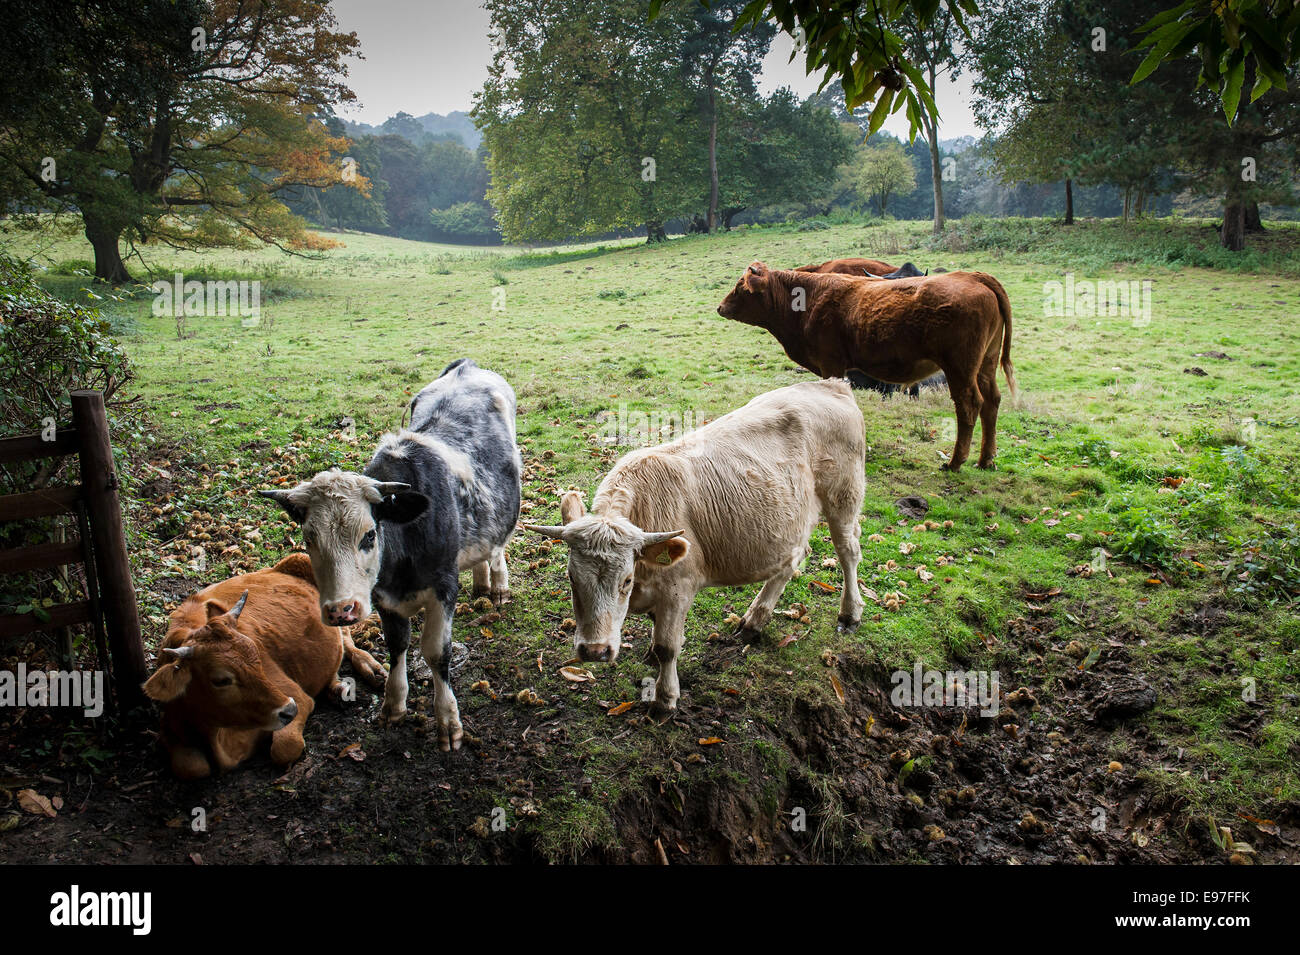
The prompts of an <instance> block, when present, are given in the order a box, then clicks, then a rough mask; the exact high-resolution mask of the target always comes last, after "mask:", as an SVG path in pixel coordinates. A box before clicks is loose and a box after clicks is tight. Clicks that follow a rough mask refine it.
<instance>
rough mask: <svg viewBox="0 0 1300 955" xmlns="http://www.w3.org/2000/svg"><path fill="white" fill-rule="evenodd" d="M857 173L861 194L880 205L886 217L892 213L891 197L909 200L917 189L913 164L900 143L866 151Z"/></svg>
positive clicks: (858, 165) (875, 147) (882, 213)
mask: <svg viewBox="0 0 1300 955" xmlns="http://www.w3.org/2000/svg"><path fill="white" fill-rule="evenodd" d="M856 170H857V179H858V182H857V185H858V190H859V191H860V192H861V193H862V194H863V195H864V196H869V197H870V198H872V199H875V200H876V201H877V202H878V203H879V208H880V214H881V215H882V216H883V215H885V213H886V212H887V211H888V203H889V198H890V196H895V195H903V196H905V195H907V194H909V193H910V192H912V191H913V190H914V189H916V172H915V170H914V169H913V168H912V161H911V160H910V159H909V158H908V156H907V153H906V152H905V151H904V149H903V147H902V145H901V144H899V143H884V144H882V145H879V146H869V147H867V148H865V149H863V150H862V151H861V153H860V155H859V156H858V158H857V161H856Z"/></svg>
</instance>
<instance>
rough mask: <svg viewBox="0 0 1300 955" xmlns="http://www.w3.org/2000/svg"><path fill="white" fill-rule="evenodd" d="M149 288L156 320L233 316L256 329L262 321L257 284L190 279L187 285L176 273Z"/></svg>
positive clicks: (259, 289) (255, 282) (260, 296)
mask: <svg viewBox="0 0 1300 955" xmlns="http://www.w3.org/2000/svg"><path fill="white" fill-rule="evenodd" d="M150 288H152V289H153V291H154V293H155V297H154V302H153V314H154V315H155V316H157V317H163V316H171V317H179V316H186V315H202V316H219V315H234V316H238V317H239V318H241V319H242V320H243V321H242V324H243V325H244V326H245V327H252V326H254V325H257V324H258V322H259V320H260V319H261V317H262V283H261V281H257V280H254V281H251V282H250V281H248V280H246V279H239V280H236V279H229V280H227V281H224V282H219V281H215V280H211V279H209V280H208V281H206V282H200V281H198V280H197V279H191V280H190V281H188V282H187V281H185V276H184V274H183V273H181V272H177V273H176V274H175V276H174V277H173V278H171V279H159V280H158V281H157V282H154V283H153V284H152V285H151V286H150Z"/></svg>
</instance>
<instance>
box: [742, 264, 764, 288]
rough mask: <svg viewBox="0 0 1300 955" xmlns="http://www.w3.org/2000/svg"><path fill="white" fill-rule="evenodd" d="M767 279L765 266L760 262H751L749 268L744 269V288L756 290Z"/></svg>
mask: <svg viewBox="0 0 1300 955" xmlns="http://www.w3.org/2000/svg"><path fill="white" fill-rule="evenodd" d="M766 280H767V266H766V265H764V264H763V263H762V262H751V263H749V268H747V269H745V278H744V279H743V281H744V284H745V288H747V289H749V291H751V292H757V291H758V290H759V289H761V288H762V287H763V283H764V282H765V281H766Z"/></svg>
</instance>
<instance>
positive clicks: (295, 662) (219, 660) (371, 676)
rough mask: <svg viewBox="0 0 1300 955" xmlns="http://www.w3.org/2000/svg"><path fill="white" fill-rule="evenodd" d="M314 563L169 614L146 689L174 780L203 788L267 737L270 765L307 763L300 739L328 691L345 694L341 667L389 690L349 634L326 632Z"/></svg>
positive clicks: (208, 592) (214, 590)
mask: <svg viewBox="0 0 1300 955" xmlns="http://www.w3.org/2000/svg"><path fill="white" fill-rule="evenodd" d="M319 603H320V598H319V595H318V594H317V592H316V585H315V581H314V579H313V578H312V573H311V562H310V561H309V560H308V558H307V555H306V554H291V555H289V556H288V557H286V558H285V559H284V560H282V561H280V562H279V563H278V564H276V565H275V566H274V567H272V568H271V569H269V570H259V571H255V572H254V573H251V574H242V575H240V576H238V577H232V578H230V579H229V580H223V581H221V582H220V583H217V584H213V585H212V586H210V587H206V588H204V589H203V590H200V591H199V592H198V593H196V594H193V595H192V596H190V597H188V598H186V600H185V601H184V602H183V603H182V604H181V605H180V606H179V607H177V608H176V609H175V610H174V611H173V612H172V615H171V620H170V623H169V625H168V630H167V636H166V637H165V638H164V639H163V644H162V649H161V650H160V651H159V657H160V660H161V665H160V666H159V667H158V669H157V671H155V672H154V674H153V676H151V677H150V678H149V679H148V680H147V681H146V682H145V684H144V690H145V693H146V694H148V696H149V697H150V698H151V699H154V700H157V701H158V702H160V703H162V704H163V721H162V735H161V740H162V743H163V745H164V746H165V747H166V748H167V750H168V753H169V754H170V757H171V767H172V771H173V772H174V773H175V774H176V775H177V776H179V777H181V778H182V779H200V778H203V777H205V776H209V775H211V773H212V771H213V768H214V766H215V768H216V771H217V772H218V773H223V772H226V771H227V770H230V769H233V768H234V767H236V766H238V765H239V764H240V763H241V762H243V761H244V760H245V759H247V758H248V757H249V756H250V755H252V753H253V751H254V750H255V749H256V748H257V746H258V744H259V743H261V742H262V741H263V740H264V739H265V738H266V737H267V736H270V738H271V759H272V760H274V761H275V762H276V763H278V764H280V765H282V766H284V765H288V764H289V763H292V762H294V761H295V760H296V759H298V757H299V756H301V755H302V751H303V748H304V745H305V744H304V742H303V736H302V731H303V727H304V726H305V725H306V723H307V717H309V716H310V715H311V712H312V709H313V708H314V707H315V703H314V700H313V697H315V696H316V694H318V693H320V692H321V691H322V690H323V689H325V688H326V687H328V688H329V690H330V692H331V693H332V694H334V695H335V696H336V697H337V698H341V697H342V694H343V683H342V682H341V681H340V680H339V676H338V669H339V664H340V663H341V662H342V661H343V654H344V651H345V650H346V651H347V653H348V655H349V660H350V662H351V663H352V666H353V669H354V670H355V671H356V672H357V673H358V674H359V675H361V676H363V677H365V678H366V679H367V680H369V681H371V682H374V681H375V680H378V681H379V683H380V684H381V685H382V682H383V679H384V668H383V667H382V666H381V665H380V664H379V663H378V662H377V661H376V660H375V659H374V657H372V656H371V655H370V654H368V653H366V652H365V651H364V650H360V649H358V648H357V647H356V646H355V645H354V644H353V643H352V640H351V639H350V638H349V637H348V635H347V633H346V631H344V630H341V629H340V628H338V627H326V626H325V625H324V624H323V623H321V619H320V610H319Z"/></svg>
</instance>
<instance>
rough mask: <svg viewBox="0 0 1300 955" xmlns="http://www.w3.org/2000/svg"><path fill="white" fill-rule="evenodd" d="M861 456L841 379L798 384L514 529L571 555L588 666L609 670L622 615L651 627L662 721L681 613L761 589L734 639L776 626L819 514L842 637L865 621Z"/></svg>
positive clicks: (670, 701)
mask: <svg viewBox="0 0 1300 955" xmlns="http://www.w3.org/2000/svg"><path fill="white" fill-rule="evenodd" d="M865 453H866V445H865V437H864V424H863V420H862V412H861V411H859V410H858V406H857V403H856V402H855V401H854V399H853V395H852V393H851V391H850V389H849V386H848V384H847V383H846V382H844V381H842V380H825V381H814V382H805V383H802V384H797V385H791V386H789V387H786V388H779V389H777V390H776V391H771V392H768V393H767V394H763V395H759V396H758V397H757V398H755V399H753V400H752V401H750V402H749V404H747V405H745V406H744V407H743V408H740V409H738V410H736V411H733V412H731V413H730V414H727V415H724V416H723V417H721V418H718V419H717V420H716V421H713V422H710V423H709V424H707V425H705V426H703V427H701V428H699V429H697V430H695V431H692V432H690V433H688V434H687V435H685V436H684V437H682V438H679V439H678V440H676V441H673V442H672V443H670V444H664V445H660V446H658V447H654V448H647V449H643V450H638V451H633V452H631V453H629V454H627V455H625V456H624V457H623V458H622V459H620V460H619V462H618V463H617V464H616V465H615V466H614V469H613V470H612V471H611V472H610V473H609V475H608V476H606V478H605V479H604V480H603V481H602V482H601V484H600V487H599V488H598V489H597V490H596V496H595V499H594V500H593V502H592V507H591V511H590V512H588V511H587V510H586V508H585V506H584V504H583V500H582V495H580V494H579V493H578V492H577V491H570V492H568V493H567V494H565V495H564V496H563V498H562V500H561V505H560V514H561V517H562V518H563V520H564V523H563V524H562V525H558V526H554V527H547V526H538V525H529V524H526V525H524V526H525V527H526V528H527V529H528V530H532V531H536V532H538V533H541V534H545V535H548V536H550V537H552V538H559V539H560V540H562V541H564V542H565V543H566V544H568V546H569V580H570V583H571V585H572V588H573V611H574V614H573V615H574V620H575V622H576V623H577V628H576V630H575V633H574V645H575V647H576V648H577V651H578V655H579V656H580V657H582V659H584V660H594V661H609V662H612V661H613V660H614V659H615V658H616V657H617V656H618V651H619V647H620V645H621V643H622V627H623V620H624V618H625V617H626V615H627V613H628V612H629V611H631V612H633V613H645V614H648V615H649V616H650V617H651V619H652V620H653V621H654V640H653V646H652V648H651V651H650V653H651V656H652V657H653V658H654V659H655V660H656V662H657V663H658V664H659V675H658V679H657V681H656V684H655V700H654V704H653V706H652V710H651V711H652V714H653V715H655V716H656V717H658V718H661V719H662V718H666V717H668V716H670V715H671V713H672V711H673V710H674V709H675V708H676V706H677V700H678V698H679V696H680V695H681V694H680V686H679V683H678V679H677V656H678V653H679V652H680V650H681V645H682V637H683V629H684V625H685V621H686V612H687V610H688V609H689V608H690V606H691V603H692V601H693V600H694V599H695V595H696V594H697V593H699V591H701V590H703V589H704V588H705V587H735V586H740V585H742V584H750V583H756V582H758V581H763V582H764V583H763V588H762V589H761V590H760V591H759V593H758V595H757V596H756V597H755V598H754V601H753V603H752V604H751V605H750V607H749V610H748V611H747V612H746V613H745V615H744V617H743V619H742V620H741V623H740V627H739V630H738V632H740V633H741V634H742V635H745V636H753V635H756V634H757V633H758V631H761V630H762V629H763V628H764V627H765V626H766V625H767V623H768V621H769V620H770V619H771V617H772V612H773V610H774V609H775V608H776V603H777V600H778V599H779V598H780V596H781V593H782V591H783V590H784V589H785V585H786V583H788V582H789V580H790V578H791V577H793V576H794V575H795V573H797V572H798V569H799V567H800V565H801V564H802V563H803V561H804V559H805V558H806V557H807V556H808V554H809V552H810V548H809V546H808V538H809V535H811V533H812V531H813V528H814V527H816V525H817V522H818V519H819V517H820V516H821V515H824V516H825V518H826V521H827V524H828V525H829V527H830V532H831V540H832V542H833V543H834V545H835V552H836V554H837V556H838V558H839V562H840V567H841V569H842V570H843V572H844V589H843V594H842V597H841V600H840V616H839V627H840V629H842V630H843V629H855V628H856V627H857V626H858V624H859V622H860V621H861V619H862V595H861V593H860V592H859V590H858V577H857V570H858V561H859V559H860V558H861V549H860V546H859V542H858V539H859V535H860V527H859V515H860V513H861V510H862V493H863V483H864V479H863V466H864V459H865Z"/></svg>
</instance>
